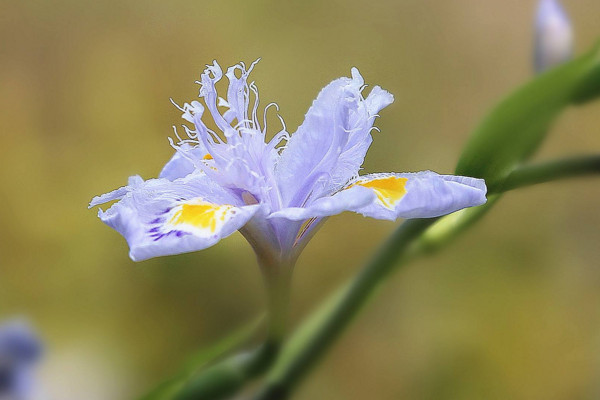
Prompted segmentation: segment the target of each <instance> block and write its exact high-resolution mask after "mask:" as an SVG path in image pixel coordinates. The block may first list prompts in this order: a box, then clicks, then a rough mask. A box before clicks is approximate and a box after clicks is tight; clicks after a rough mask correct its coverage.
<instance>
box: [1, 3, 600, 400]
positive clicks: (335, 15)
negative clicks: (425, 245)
mask: <svg viewBox="0 0 600 400" xmlns="http://www.w3.org/2000/svg"><path fill="white" fill-rule="evenodd" d="M564 4H565V7H566V8H567V9H568V10H569V13H570V15H571V17H572V20H573V22H574V24H575V32H576V40H577V50H578V51H579V52H581V51H584V50H586V49H587V48H589V47H590V46H591V45H592V44H593V43H594V41H595V39H596V38H597V37H599V36H600V24H599V23H598V16H599V15H600V2H598V1H597V0H571V1H568V0H567V1H564ZM534 8H535V2H534V1H524V0H505V1H491V0H485V1H482V0H448V1H441V0H426V1H425V0H404V1H402V0H397V1H358V0H354V1H341V0H338V1H310V0H303V1H266V0H263V1H223V0H221V1H170V2H167V1H145V2H142V1H137V2H136V1H125V2H124V1H99V2H91V1H90V2H88V1H75V0H71V1H69V0H64V1H20V0H5V1H4V2H3V4H2V12H1V13H0V227H1V229H0V317H1V318H4V317H9V316H11V315H20V314H25V315H27V316H29V318H30V319H31V320H32V321H33V323H34V324H35V326H36V327H37V328H38V330H39V332H40V333H41V334H42V335H43V337H44V338H45V341H46V344H47V357H46V359H45V361H44V363H43V365H42V368H41V371H40V372H41V383H42V384H43V386H44V389H45V391H46V393H47V394H48V396H49V398H51V399H61V400H81V399H85V400H121V399H123V400H128V399H132V398H135V397H136V396H138V395H140V394H142V393H143V392H144V391H145V390H146V389H148V388H150V387H151V386H152V385H153V384H154V383H156V382H157V381H158V380H160V379H161V378H163V377H165V376H167V375H168V374H169V373H171V372H173V371H174V370H175V369H176V368H177V366H178V365H179V364H180V363H181V362H182V360H184V359H185V356H186V354H187V353H188V352H189V351H191V350H192V349H196V348H199V347H201V346H204V345H208V344H210V343H211V342H212V341H214V340H216V339H217V338H218V337H220V336H221V335H223V334H225V333H227V332H229V331H231V330H232V329H234V328H235V327H237V326H239V325H240V324H242V323H243V322H245V321H248V320H250V319H252V318H253V317H254V316H256V315H257V314H259V313H260V312H261V310H262V309H263V297H262V287H261V281H260V276H259V273H258V270H257V267H256V265H255V261H254V258H253V254H252V252H251V250H250V248H249V246H248V245H247V244H246V243H245V242H244V240H243V238H242V237H241V236H240V235H238V234H235V235H233V236H232V237H231V238H228V239H227V240H225V241H223V242H222V243H219V244H218V245H217V246H215V247H214V248H211V249H208V250H206V251H203V252H200V253H195V254H188V255H182V256H175V257H169V258H161V259H154V260H150V261H146V262H143V263H137V264H136V263H133V262H132V261H130V260H129V258H128V257H127V251H128V249H127V246H126V243H125V241H124V240H123V238H122V237H121V236H120V235H118V234H117V233H116V232H114V231H112V230H111V229H109V228H108V227H106V226H104V225H103V224H102V223H101V222H100V221H99V220H98V219H97V218H96V210H87V208H86V207H87V204H88V201H89V200H90V199H91V197H92V196H94V195H96V194H101V193H104V192H106V191H109V190H112V189H114V188H116V187H118V186H121V185H123V184H125V182H126V179H127V177H128V176H129V175H132V174H136V173H139V174H140V175H141V176H142V177H144V178H150V177H153V176H156V175H157V173H158V172H159V170H160V168H161V167H162V164H163V163H164V162H165V161H166V160H167V159H168V158H169V157H170V155H171V153H172V149H171V148H170V146H169V144H168V141H167V136H168V135H171V134H172V130H171V126H172V125H173V124H179V123H180V122H181V121H182V120H180V118H179V116H180V113H179V112H178V111H177V110H176V109H175V108H174V107H173V106H172V105H171V104H170V102H169V97H172V98H173V99H175V100H176V101H178V102H180V103H183V102H184V101H190V100H193V99H194V98H195V96H197V91H198V86H197V85H194V80H196V79H198V78H199V75H200V73H201V71H202V69H203V66H204V64H206V63H210V62H212V60H213V59H217V60H218V61H219V62H220V64H221V65H222V66H224V67H226V66H228V65H231V64H232V63H236V62H238V61H245V62H251V61H252V60H254V59H256V58H258V57H262V61H261V62H260V63H259V64H258V65H257V67H256V69H255V72H254V73H253V78H254V79H255V80H256V82H257V85H258V87H259V89H260V95H261V102H262V104H263V105H266V104H268V103H269V102H271V101H276V102H277V103H278V104H279V106H280V109H281V115H282V116H283V117H284V118H285V121H286V123H287V125H288V129H289V131H291V132H293V131H294V130H295V127H296V126H297V125H298V124H299V123H300V122H301V121H302V118H303V115H304V113H305V111H306V110H307V108H308V107H309V105H310V103H311V101H312V99H313V98H314V97H315V96H316V94H317V93H318V91H319V90H320V89H321V88H322V87H323V86H324V85H325V84H327V83H328V82H329V81H331V80H333V79H334V78H337V77H339V76H342V75H349V72H350V68H351V67H352V66H356V67H358V68H359V69H360V71H361V72H362V74H363V75H364V77H365V79H366V81H367V83H370V84H379V85H381V86H382V87H384V88H386V89H388V90H389V91H390V92H392V93H393V94H394V95H395V96H396V101H395V103H394V104H393V105H392V106H390V107H388V108H387V109H385V110H384V111H382V113H381V118H380V119H378V121H377V125H378V126H379V127H380V128H381V133H375V134H374V136H375V140H374V144H373V146H372V148H371V151H370V152H369V154H368V157H367V161H366V163H365V171H367V172H376V171H413V170H421V169H432V170H435V171H437V172H440V173H451V172H452V170H453V167H454V165H455V163H456V160H457V159H458V155H459V152H460V150H461V147H462V145H463V144H464V143H465V141H466V138H467V136H468V133H469V131H470V130H471V129H472V128H473V127H474V126H475V125H476V124H477V122H478V121H479V120H480V118H481V117H482V116H483V115H484V114H485V112H486V110H488V109H489V108H490V107H491V106H493V105H494V104H495V103H496V102H497V101H498V100H499V99H500V98H501V97H502V96H504V95H505V94H507V93H508V92H510V91H511V90H512V89H513V88H515V87H516V86H517V85H519V84H521V83H523V82H525V81H526V80H527V79H528V78H529V77H530V76H531V74H532V67H531V64H532V62H531V46H532V43H531V42H532V40H531V39H532V29H533V28H532V26H531V23H532V20H533V11H534ZM272 128H276V126H275V125H273V126H272ZM555 128H556V129H555V130H554V131H553V132H552V135H551V136H550V139H549V141H548V142H547V143H546V144H545V145H544V147H543V149H542V151H541V153H540V154H538V155H537V156H536V158H537V159H545V158H550V157H553V156H560V155H572V154H577V153H589V152H593V151H596V152H598V151H599V150H600V103H593V104H590V105H588V106H586V107H585V108H582V109H577V110H575V109H574V110H570V111H569V112H568V113H567V114H566V115H564V116H563V117H562V118H561V119H560V120H559V121H558V123H557V125H556V127H555ZM599 204H600V180H597V179H596V180H594V179H582V180H577V181H570V182H563V183H559V184H551V185H546V186H539V187H535V188H529V189H526V190H522V191H519V192H515V193H511V194H509V195H507V196H506V197H505V198H504V199H503V201H502V202H501V203H500V204H499V205H498V206H497V207H496V208H495V209H494V210H493V211H492V213H491V214H490V215H488V217H487V218H486V219H485V220H484V221H483V222H482V223H481V224H479V225H478V226H477V227H476V228H475V229H473V230H472V231H470V232H469V233H468V234H466V235H464V236H463V237H461V238H460V239H459V240H458V241H457V242H456V243H455V244H454V245H453V246H452V247H451V248H448V249H446V250H445V251H444V252H442V253H440V254H438V255H437V256H435V257H433V258H430V259H427V260H422V261H419V262H416V263H413V264H411V265H410V267H409V268H407V269H405V270H403V271H402V272H401V273H400V274H397V275H395V276H394V277H393V278H392V279H391V280H390V281H389V282H388V284H387V285H386V286H385V287H384V288H383V290H382V291H381V292H380V293H379V296H378V297H376V298H375V299H374V300H373V301H372V302H371V303H370V304H369V305H368V307H367V308H366V309H365V311H364V312H363V314H362V315H361V317H360V318H359V319H358V320H357V321H356V322H355V323H354V324H353V326H352V327H351V329H350V330H349V331H348V332H347V333H346V334H345V335H344V336H343V339H342V340H341V341H340V342H339V343H338V344H337V345H336V346H335V347H334V350H333V351H332V352H331V353H329V354H328V355H327V357H326V358H325V361H324V362H323V363H322V364H321V365H320V366H319V368H318V369H316V370H315V372H314V374H312V375H311V376H310V377H309V379H308V380H307V381H306V382H305V384H304V385H303V386H302V387H301V388H300V390H299V392H298V393H297V395H296V397H295V398H296V399H298V400H308V399H348V400H354V399H356V400H359V399H361V400H362V399H382V400H388V399H389V400H391V399H400V398H402V399H405V400H430V399H431V400H434V399H435V400H438V399H448V400H461V399H465V400H466V399H469V400H470V399H517V400H531V399H544V400H554V399H557V400H559V399H565V400H571V399H597V398H599V397H600V384H599V383H598V382H599V378H600V261H599V259H600V257H599V256H600V247H599V242H600V210H599ZM395 226H396V224H394V223H389V222H383V221H375V220H368V219H365V218H363V217H362V216H358V215H350V214H344V215H341V216H337V217H335V218H331V219H330V220H329V221H328V222H327V224H326V225H325V226H324V228H323V229H322V231H321V232H319V233H318V234H317V236H316V237H315V238H314V239H313V241H312V243H311V244H310V245H309V246H308V248H307V249H306V251H305V253H304V255H303V256H302V257H301V258H300V261H299V263H298V266H297V270H296V276H295V280H294V293H293V301H294V314H293V320H294V321H295V322H297V321H299V320H300V319H301V317H302V316H303V315H306V313H307V312H308V311H309V310H310V309H311V307H312V306H313V305H315V304H317V302H318V301H319V300H320V299H322V298H323V297H324V296H326V294H327V293H328V292H329V291H331V290H332V289H334V288H335V287H336V286H337V285H338V284H339V283H340V282H342V281H343V280H344V279H345V278H347V277H349V276H351V275H352V274H354V273H355V272H356V271H357V269H358V268H359V267H360V266H361V264H362V263H363V262H364V261H365V260H367V259H368V257H369V255H370V254H371V253H372V252H373V251H374V250H375V249H376V248H377V246H378V243H379V241H380V240H382V239H383V238H384V237H385V236H386V235H387V234H389V233H390V232H391V231H392V230H393V229H394V227H395Z"/></svg>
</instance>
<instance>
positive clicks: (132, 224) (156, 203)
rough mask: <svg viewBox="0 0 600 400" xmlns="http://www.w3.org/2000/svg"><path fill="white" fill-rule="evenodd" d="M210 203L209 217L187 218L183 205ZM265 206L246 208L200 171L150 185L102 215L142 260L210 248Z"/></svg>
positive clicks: (128, 194)
mask: <svg viewBox="0 0 600 400" xmlns="http://www.w3.org/2000/svg"><path fill="white" fill-rule="evenodd" d="M204 205H207V207H208V208H207V210H206V213H207V214H202V215H198V216H196V218H195V219H194V218H192V219H189V218H188V220H187V221H186V220H184V218H183V216H182V214H181V211H182V209H183V207H185V206H192V207H197V206H204ZM213 206H214V207H213ZM259 207H260V205H251V206H247V205H245V204H244V203H243V202H242V200H241V199H239V198H238V197H236V196H234V195H233V194H231V193H230V192H229V191H227V190H226V189H224V188H222V187H220V186H219V185H217V184H216V183H214V182H212V181H211V180H210V179H209V178H208V177H207V176H206V175H202V174H200V173H196V174H191V175H188V176H187V177H185V178H182V179H176V180H175V181H172V182H171V181H169V180H167V179H151V180H148V181H145V182H144V183H143V184H141V185H138V186H136V188H135V190H129V191H127V193H126V195H125V196H124V197H123V198H122V199H121V200H120V201H119V202H118V203H115V204H113V205H112V206H111V207H110V208H109V209H108V210H106V211H102V210H100V211H99V213H98V216H99V217H100V219H101V220H102V221H103V222H104V223H106V224H107V225H108V226H110V227H112V228H113V229H115V230H117V231H118V232H119V233H121V234H122V235H123V236H124V237H125V239H126V240H127V243H128V244H129V248H130V253H129V255H130V257H131V258H132V259H133V260H134V261H141V260H145V259H148V258H152V257H158V256H165V255H172V254H180V253H185V252H191V251H197V250H202V249H205V248H207V247H210V246H212V245H214V244H216V243H217V242H218V241H219V240H221V239H222V238H224V237H227V236H229V235H230V234H232V233H234V232H235V231H236V230H238V229H239V228H241V227H242V226H244V225H245V224H246V222H247V221H248V220H249V219H250V218H252V216H253V215H254V213H255V212H256V211H257V209H258V208H259ZM192 217H194V215H192ZM199 224H201V225H199Z"/></svg>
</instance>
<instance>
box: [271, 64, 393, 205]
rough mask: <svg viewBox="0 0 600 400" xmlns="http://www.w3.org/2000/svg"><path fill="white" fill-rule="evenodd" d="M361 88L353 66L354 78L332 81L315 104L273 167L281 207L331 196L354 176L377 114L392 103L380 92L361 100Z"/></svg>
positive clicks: (369, 139) (357, 73) (361, 81)
mask: <svg viewBox="0 0 600 400" xmlns="http://www.w3.org/2000/svg"><path fill="white" fill-rule="evenodd" d="M363 84H364V81H363V79H362V76H361V75H360V74H359V72H358V70H357V69H356V68H353V69H352V78H340V79H337V80H335V81H333V82H331V83H330V84H329V85H327V86H326V87H325V88H324V89H323V90H322V91H321V93H319V95H318V96H317V99H316V100H315V101H314V102H313V104H312V106H311V107H310V109H309V110H308V112H307V114H306V117H305V119H304V122H303V123H302V125H301V126H300V127H299V128H298V130H297V131H296V133H294V134H293V135H292V137H291V139H290V140H289V142H288V144H287V146H286V148H285V150H284V151H283V153H282V154H281V159H280V160H279V163H278V164H277V168H276V173H277V183H278V185H279V187H280V190H281V193H282V197H283V204H284V206H289V207H302V206H304V205H306V204H307V202H308V201H309V200H311V199H315V198H318V197H320V196H322V195H324V194H331V193H333V192H335V191H336V190H338V189H340V188H341V187H343V186H344V185H345V184H346V183H347V182H348V180H350V179H351V178H352V177H353V176H355V175H357V174H358V171H359V169H360V166H361V165H362V163H363V161H364V157H365V154H366V152H367V150H368V148H369V146H370V144H371V141H372V138H371V134H370V130H371V128H372V126H373V121H374V119H375V115H376V113H377V112H379V110H380V109H381V108H383V107H385V106H387V105H388V104H390V103H391V102H392V101H393V97H392V95H391V94H389V93H388V92H386V91H384V90H382V89H380V88H376V89H374V91H373V93H372V94H371V95H370V96H369V97H368V101H365V99H363V97H362V94H361V89H362V87H363Z"/></svg>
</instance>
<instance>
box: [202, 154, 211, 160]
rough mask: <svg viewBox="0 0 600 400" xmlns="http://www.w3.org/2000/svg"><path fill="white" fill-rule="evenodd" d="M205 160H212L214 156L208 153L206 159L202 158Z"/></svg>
mask: <svg viewBox="0 0 600 400" xmlns="http://www.w3.org/2000/svg"><path fill="white" fill-rule="evenodd" d="M202 159H203V160H212V159H213V156H211V155H210V153H207V154H206V155H205V156H204V157H202Z"/></svg>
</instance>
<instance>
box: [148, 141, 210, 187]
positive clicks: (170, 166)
mask: <svg viewBox="0 0 600 400" xmlns="http://www.w3.org/2000/svg"><path fill="white" fill-rule="evenodd" d="M207 154H208V151H207V150H206V149H205V148H204V146H203V145H202V144H197V145H196V146H191V145H189V144H187V143H183V144H182V145H180V146H179V148H178V149H177V151H175V154H173V157H171V159H170V160H169V161H168V162H167V163H166V164H165V166H164V167H163V169H162V170H161V171H160V174H159V175H158V177H159V178H165V179H168V180H170V181H174V180H175V179H178V178H184V177H186V176H188V175H189V174H191V173H192V172H194V171H195V170H196V169H197V168H196V164H197V163H200V162H206V161H205V160H206V157H207Z"/></svg>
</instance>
